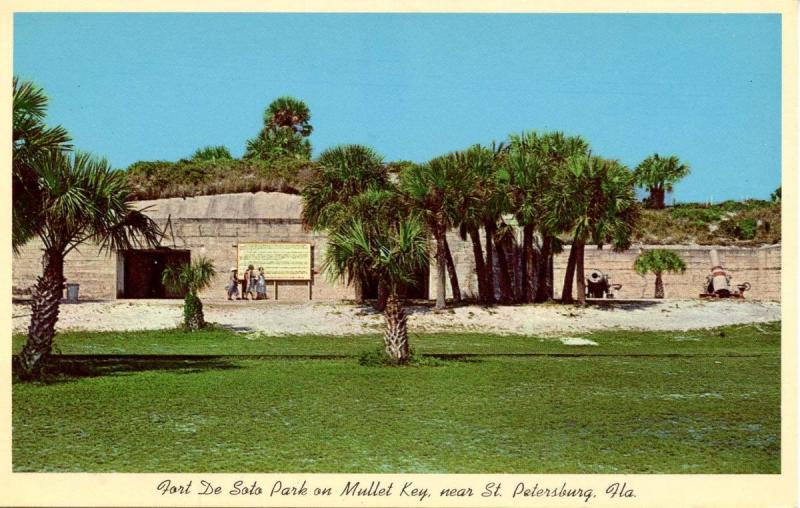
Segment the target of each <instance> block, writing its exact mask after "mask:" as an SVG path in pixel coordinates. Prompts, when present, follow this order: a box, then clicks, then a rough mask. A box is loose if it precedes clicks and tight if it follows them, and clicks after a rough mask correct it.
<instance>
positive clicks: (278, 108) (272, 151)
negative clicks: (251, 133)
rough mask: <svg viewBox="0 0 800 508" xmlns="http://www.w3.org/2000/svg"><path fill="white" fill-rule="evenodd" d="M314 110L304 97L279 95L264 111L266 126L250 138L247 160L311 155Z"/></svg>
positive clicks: (304, 157) (303, 157) (246, 154)
mask: <svg viewBox="0 0 800 508" xmlns="http://www.w3.org/2000/svg"><path fill="white" fill-rule="evenodd" d="M310 121H311V111H310V110H309V109H308V105H306V103H305V102H303V101H301V100H300V99H296V98H294V97H289V96H284V97H278V98H277V99H275V100H274V101H272V102H271V103H270V105H269V106H267V109H266V110H265V111H264V127H263V128H262V129H261V132H259V133H258V135H257V136H256V137H255V138H253V139H251V140H248V141H247V148H246V150H245V154H244V158H245V159H263V160H272V159H274V158H276V157H281V156H288V157H296V158H301V159H310V158H311V142H310V141H309V140H308V139H307V138H308V136H310V135H311V132H312V131H313V130H314V129H313V127H312V126H311V124H310Z"/></svg>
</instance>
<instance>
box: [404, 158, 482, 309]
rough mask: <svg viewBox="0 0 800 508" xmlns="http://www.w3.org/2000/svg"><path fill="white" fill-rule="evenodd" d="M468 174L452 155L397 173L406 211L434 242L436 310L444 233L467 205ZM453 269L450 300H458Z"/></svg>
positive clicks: (441, 299) (442, 279)
mask: <svg viewBox="0 0 800 508" xmlns="http://www.w3.org/2000/svg"><path fill="white" fill-rule="evenodd" d="M473 183H474V182H473V180H472V175H471V173H469V172H465V171H461V168H460V166H459V164H458V160H457V156H456V155H455V154H452V153H451V154H447V155H443V156H441V157H436V158H435V159H432V160H431V161H429V162H427V163H426V164H419V165H414V166H411V167H409V168H406V169H405V170H404V171H403V172H402V173H401V174H400V190H401V192H402V193H403V195H404V197H405V200H406V202H407V203H408V205H409V208H410V209H411V210H413V211H416V212H418V213H420V214H421V215H422V217H423V218H424V220H425V222H426V223H427V225H428V228H429V229H430V231H431V233H432V234H433V237H434V239H435V240H436V270H437V274H436V283H437V284H436V308H437V309H444V308H445V305H446V303H445V290H446V289H445V284H446V270H447V264H448V262H447V237H446V235H447V230H448V229H450V228H452V227H453V226H454V225H455V224H457V223H458V222H459V219H458V217H459V214H460V213H461V211H462V210H463V209H465V208H467V207H468V206H467V205H466V204H465V199H469V197H470V196H471V194H470V193H469V190H470V189H472V188H473V187H474V186H473ZM454 272H455V270H452V271H451V285H452V286H453V287H452V289H453V298H454V300H456V301H458V300H459V299H460V296H461V295H460V291H459V288H458V285H457V278H456V277H453V275H455V273H454Z"/></svg>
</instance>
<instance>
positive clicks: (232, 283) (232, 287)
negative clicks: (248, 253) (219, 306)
mask: <svg viewBox="0 0 800 508" xmlns="http://www.w3.org/2000/svg"><path fill="white" fill-rule="evenodd" d="M225 289H226V290H227V292H228V300H233V298H231V297H232V296H236V299H237V300H238V299H239V281H238V280H237V277H236V268H231V277H230V279H228V285H227V286H225Z"/></svg>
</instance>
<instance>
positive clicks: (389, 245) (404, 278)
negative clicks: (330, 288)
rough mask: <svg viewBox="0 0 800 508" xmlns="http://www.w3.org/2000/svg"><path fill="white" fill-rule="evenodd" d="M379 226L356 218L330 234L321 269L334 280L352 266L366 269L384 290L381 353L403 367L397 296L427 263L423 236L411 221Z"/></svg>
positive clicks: (404, 337) (404, 334)
mask: <svg viewBox="0 0 800 508" xmlns="http://www.w3.org/2000/svg"><path fill="white" fill-rule="evenodd" d="M380 224H382V227H379V228H375V227H367V226H365V224H364V222H362V221H361V220H360V219H358V218H357V219H354V220H352V221H351V222H350V223H348V224H347V225H346V226H344V227H342V228H340V229H339V230H338V231H336V232H334V233H332V234H331V236H330V237H329V240H328V249H327V251H326V253H325V265H324V267H325V268H324V269H325V271H326V272H327V273H328V275H329V277H330V278H331V279H334V280H335V279H339V278H341V277H342V276H344V275H346V274H348V273H350V272H351V271H352V270H353V267H354V266H368V267H369V271H370V272H371V273H373V274H375V276H377V278H378V280H379V281H380V282H381V283H383V284H384V285H385V286H386V287H387V288H388V293H389V297H388V302H387V304H386V308H385V309H384V319H385V322H386V329H385V331H384V334H383V342H384V350H385V351H386V354H387V356H388V357H389V358H390V359H391V361H392V362H393V363H394V364H396V365H403V364H406V363H408V360H409V358H410V352H409V344H408V323H407V316H406V314H405V309H404V307H403V302H402V300H401V299H400V298H399V297H398V294H397V292H398V289H399V288H400V287H401V286H402V285H404V284H408V283H410V282H412V281H413V277H414V274H415V272H416V271H417V270H419V269H420V268H421V267H423V266H424V265H425V264H426V263H427V262H428V246H427V245H428V242H427V235H426V233H425V229H424V227H423V226H422V223H421V221H419V220H418V219H417V218H415V217H411V218H408V219H403V220H400V221H381V222H380ZM373 226H374V225H373Z"/></svg>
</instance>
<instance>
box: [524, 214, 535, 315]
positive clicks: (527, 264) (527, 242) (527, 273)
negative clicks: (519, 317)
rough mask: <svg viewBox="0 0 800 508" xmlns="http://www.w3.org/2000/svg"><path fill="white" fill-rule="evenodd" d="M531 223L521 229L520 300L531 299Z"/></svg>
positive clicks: (532, 269)
mask: <svg viewBox="0 0 800 508" xmlns="http://www.w3.org/2000/svg"><path fill="white" fill-rule="evenodd" d="M535 266H536V265H535V264H534V262H533V224H526V225H525V227H524V228H523V230H522V301H523V302H525V303H530V302H532V301H533V280H532V279H533V275H532V274H533V272H534V270H535Z"/></svg>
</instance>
